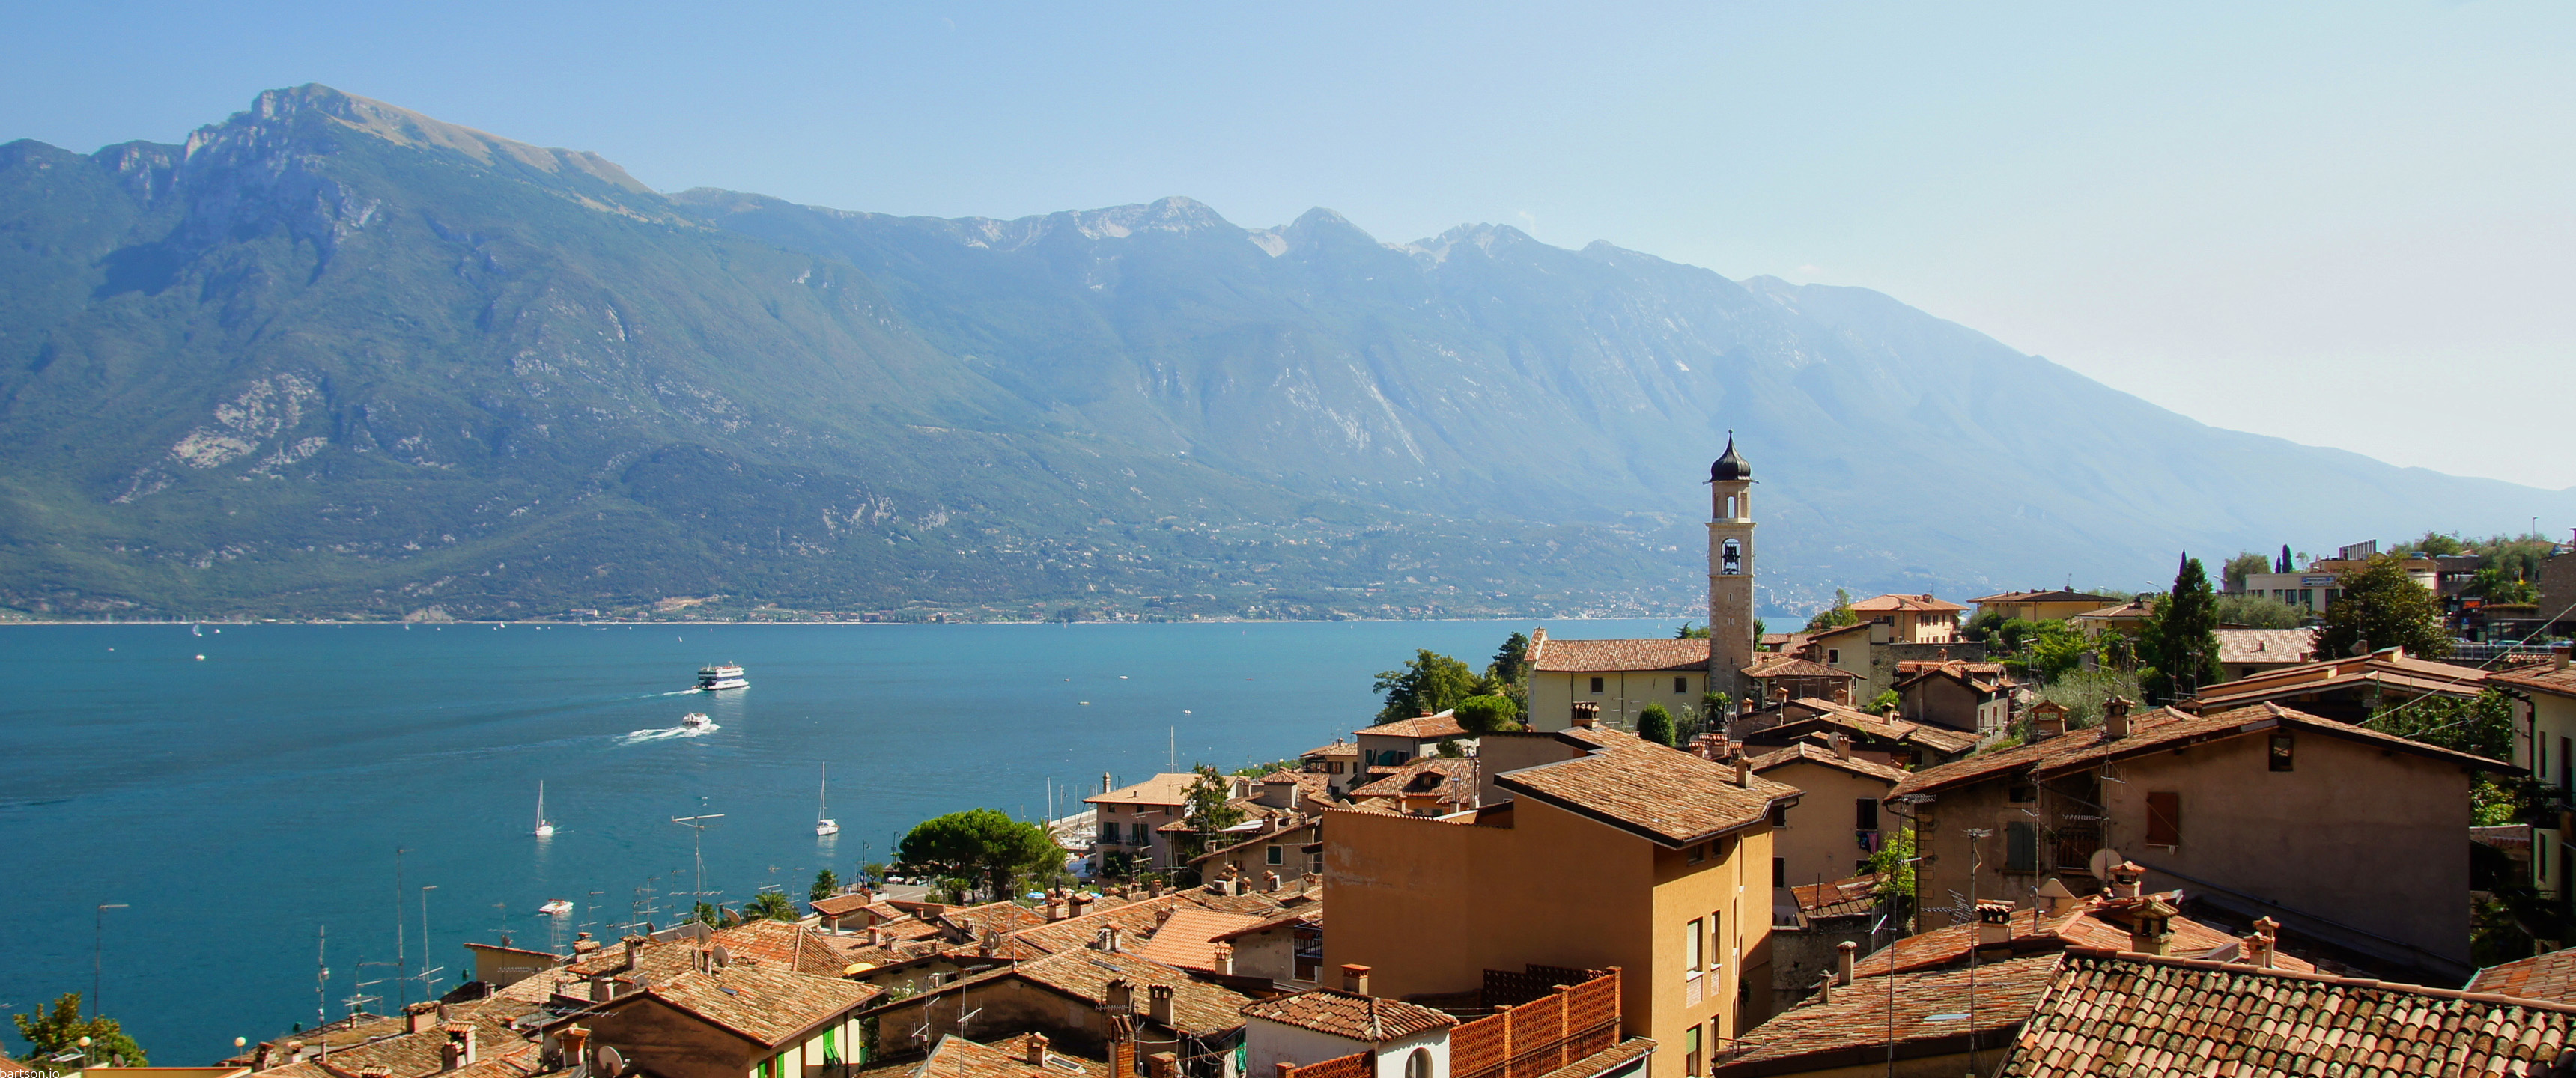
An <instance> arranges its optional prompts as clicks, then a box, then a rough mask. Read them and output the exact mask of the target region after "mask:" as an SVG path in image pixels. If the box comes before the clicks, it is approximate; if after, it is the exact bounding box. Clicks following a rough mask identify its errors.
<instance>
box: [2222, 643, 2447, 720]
mask: <svg viewBox="0 0 2576 1078" xmlns="http://www.w3.org/2000/svg"><path fill="white" fill-rule="evenodd" d="M2489 676H2490V675H2489V674H2488V673H2487V672H2486V671H2484V670H2480V669H2477V668H2475V667H2469V666H2453V665H2451V664H2450V663H2442V662H2434V661H2432V660H2430V659H2418V658H2415V657H2413V656H2410V655H2408V654H2406V653H2405V651H2403V650H2402V649H2398V648H2389V649H2387V650H2385V651H2378V652H2373V653H2371V654H2369V655H2357V656H2353V657H2351V658H2348V659H2334V660H2330V661H2325V662H2313V663H2308V664H2306V665H2304V666H2286V667H2282V668H2281V669H2278V670H2266V671H2264V672H2262V673H2259V674H2255V675H2253V676H2251V677H2244V678H2238V679H2237V680H2235V681H2229V682H2224V683H2221V684H2217V685H2211V686H2209V687H2207V688H2204V689H2202V690H2200V692H2199V694H2198V696H2197V697H2196V699H2197V700H2198V701H2199V703H2200V706H2201V707H2202V709H2203V710H2208V709H2214V708H2225V707H2234V706H2238V705H2242V704H2248V703H2253V702H2255V701H2258V700H2264V699H2269V698H2272V697H2277V696H2294V695H2300V694H2305V693H2312V692H2325V691H2329V690H2333V689H2340V688H2345V687H2347V686H2355V685H2364V684H2373V685H2378V686H2381V687H2385V688H2397V689H2404V690H2407V691H2410V692H2416V693H2433V692H2438V693H2444V694H2448V695H2451V696H2461V697H2468V696H2475V695H2477V694H2478V693H2479V692H2480V691H2482V690H2484V689H2485V688H2486V683H2487V678H2488V677H2489Z"/></svg>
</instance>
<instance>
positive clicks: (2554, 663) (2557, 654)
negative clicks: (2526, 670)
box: [2549, 644, 2576, 670]
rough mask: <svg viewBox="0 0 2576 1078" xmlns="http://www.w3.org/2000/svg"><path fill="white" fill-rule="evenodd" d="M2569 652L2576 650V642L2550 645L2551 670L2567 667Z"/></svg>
mask: <svg viewBox="0 0 2576 1078" xmlns="http://www.w3.org/2000/svg"><path fill="white" fill-rule="evenodd" d="M2569 652H2576V644H2551V645H2549V668H2550V669H2551V670H2564V669H2567V659H2568V653H2569Z"/></svg>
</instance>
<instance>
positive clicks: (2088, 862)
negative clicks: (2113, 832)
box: [2051, 823, 2102, 872]
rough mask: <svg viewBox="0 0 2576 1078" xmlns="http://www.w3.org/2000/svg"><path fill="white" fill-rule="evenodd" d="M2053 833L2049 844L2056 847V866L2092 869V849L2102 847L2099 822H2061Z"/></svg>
mask: <svg viewBox="0 0 2576 1078" xmlns="http://www.w3.org/2000/svg"><path fill="white" fill-rule="evenodd" d="M2053 835H2054V841H2053V842H2052V843H2051V845H2053V846H2054V847H2056V850H2057V867H2058V868H2059V869H2060V870H2065V869H2076V870H2080V871H2086V872H2090V871H2092V869H2093V851H2095V850H2098V849H2101V848H2102V827H2101V825H2100V824H2090V823H2085V824H2061V825H2059V826H2058V828H2057V829H2056V830H2055V831H2054V832H2053Z"/></svg>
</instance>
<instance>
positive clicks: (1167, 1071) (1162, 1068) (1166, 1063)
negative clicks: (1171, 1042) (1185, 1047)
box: [1145, 1052, 1181, 1078]
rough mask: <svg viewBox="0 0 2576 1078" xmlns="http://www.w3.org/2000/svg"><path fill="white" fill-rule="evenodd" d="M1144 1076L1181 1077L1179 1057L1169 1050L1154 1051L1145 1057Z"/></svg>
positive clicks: (1150, 1077)
mask: <svg viewBox="0 0 2576 1078" xmlns="http://www.w3.org/2000/svg"><path fill="white" fill-rule="evenodd" d="M1145 1075H1146V1078H1181V1057H1180V1056H1179V1055H1177V1054H1174V1053H1171V1052H1156V1053H1154V1054H1153V1055H1150V1056H1146V1057H1145Z"/></svg>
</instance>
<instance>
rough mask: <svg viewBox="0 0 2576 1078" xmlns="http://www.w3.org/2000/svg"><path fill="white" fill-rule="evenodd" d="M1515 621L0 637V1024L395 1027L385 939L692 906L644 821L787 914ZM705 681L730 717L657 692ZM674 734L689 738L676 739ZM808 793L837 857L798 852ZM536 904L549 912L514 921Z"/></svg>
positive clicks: (21, 632)
mask: <svg viewBox="0 0 2576 1078" xmlns="http://www.w3.org/2000/svg"><path fill="white" fill-rule="evenodd" d="M1530 624H1531V623H1529V622H1525V621H1514V622H1499V621H1497V622H1476V621H1432V622H1320V623H1319V622H1292V623H1193V624H1166V625H1132V624H1075V625H900V626H898V625H722V626H719V625H652V626H646V625H634V626H628V625H616V626H576V625H544V626H538V625H510V626H507V627H500V628H496V627H494V626H491V625H447V626H438V627H433V626H428V625H420V626H413V627H410V628H404V627H402V626H392V625H346V626H339V625H226V626H221V627H220V628H218V627H216V626H206V627H205V628H204V629H203V634H204V635H202V636H198V635H192V634H191V632H190V629H189V627H188V626H184V625H181V626H5V627H0V648H4V649H5V654H7V655H9V656H11V667H12V668H13V669H15V670H17V671H18V677H19V683H18V687H17V688H16V689H14V690H12V691H11V692H10V693H9V694H7V696H6V697H5V698H0V699H4V700H5V702H0V737H5V739H6V740H5V741H4V742H0V744H5V746H6V750H7V751H6V752H5V753H0V866H5V871H0V910H5V912H6V919H5V922H0V923H5V924H6V925H7V926H8V927H7V929H6V931H5V932H0V1009H6V1010H8V1011H11V1012H18V1013H23V1012H26V1011H30V1010H34V1009H37V1008H39V1007H42V1006H44V1005H45V1004H47V1003H48V1002H49V1001H51V1000H52V999H53V997H54V996H55V995H57V994H59V993H61V992H65V991H79V992H82V993H84V994H86V993H88V992H89V991H90V986H91V977H92V970H93V965H92V963H93V954H94V950H93V949H94V948H95V955H96V960H97V970H98V977H99V981H100V987H101V994H102V996H103V1000H104V1010H105V1013H107V1014H109V1015H111V1016H113V1017H116V1018H118V1019H119V1020H121V1021H122V1022H123V1023H124V1025H125V1028H126V1030H127V1031H128V1032H130V1033H132V1034H133V1035H134V1036H135V1038H136V1039H137V1041H139V1042H140V1043H141V1044H142V1045H143V1047H144V1049H145V1051H147V1052H149V1053H150V1054H151V1056H152V1061H153V1062H154V1063H156V1064H161V1065H189V1064H199V1063H207V1062H212V1061H213V1060H215V1059H218V1058H221V1057H222V1056H225V1055H228V1054H230V1052H231V1045H232V1039H233V1038H234V1037H236V1036H240V1037H247V1038H249V1039H251V1040H252V1041H258V1040H261V1039H264V1038H267V1037H271V1036H274V1035H277V1034H280V1033H284V1032H286V1031H287V1030H288V1028H289V1027H290V1026H291V1025H292V1024H294V1023H298V1022H301V1023H303V1024H305V1025H307V1026H309V1025H311V1024H313V1023H314V1021H315V1019H316V1013H317V1010H319V1011H323V1012H327V1013H328V1014H331V1015H335V1016H336V1015H339V1014H343V1013H345V1012H346V1004H345V1000H346V999H347V998H348V997H350V996H352V995H353V994H359V993H364V994H365V995H369V996H378V997H382V1000H383V1001H382V1002H377V1003H372V1004H370V1005H369V1008H368V1009H370V1010H372V1011H374V1012H376V1013H379V1014H382V1013H389V1012H390V1011H391V1010H392V1008H393V1007H394V1005H395V1003H396V1001H397V999H398V998H405V997H407V998H409V999H413V1000H418V999H420V998H422V988H421V985H420V983H419V982H418V981H416V980H415V981H412V982H410V983H398V982H397V980H396V978H395V976H394V970H395V967H394V966H393V965H392V963H393V962H394V961H395V959H396V953H395V924H396V918H397V912H399V916H400V919H401V924H402V925H403V928H402V935H403V939H402V947H403V958H404V959H405V961H406V963H407V966H406V968H407V969H408V970H409V971H410V972H411V973H413V974H417V973H419V971H420V968H421V967H420V960H421V957H422V956H423V955H426V956H427V959H428V962H429V964H430V965H431V966H433V967H439V968H443V969H444V970H445V973H444V974H443V975H441V976H439V977H438V979H437V980H436V981H435V982H434V986H435V990H437V991H444V990H445V989H447V988H452V987H454V986H455V985H456V983H457V980H458V978H457V971H458V970H459V968H460V967H461V966H462V967H469V968H470V964H469V963H468V961H467V956H466V953H465V952H464V950H463V949H462V948H461V947H459V946H458V945H459V944H460V943H462V942H464V941H466V940H477V941H486V942H492V941H497V940H498V939H499V937H500V936H501V935H503V934H509V935H511V936H513V937H514V939H515V942H517V943H518V944H520V945H522V946H527V945H536V946H539V947H543V946H546V945H547V944H549V943H554V942H558V941H560V940H564V939H568V937H569V933H570V932H572V931H576V930H579V929H581V928H588V929H589V930H591V931H594V932H598V933H600V934H601V935H603V936H608V935H613V930H611V929H609V928H607V927H606V926H609V925H615V924H622V923H625V922H628V921H630V920H632V919H633V918H634V917H635V915H636V912H637V910H638V909H639V908H650V907H658V908H659V910H660V912H659V913H658V915H656V914H652V913H649V912H648V913H647V914H646V916H648V917H651V918H652V919H654V920H656V921H658V922H660V923H663V924H668V923H671V922H672V921H674V920H676V919H677V918H676V914H675V911H676V910H678V909H684V908H685V904H686V899H685V897H684V896H683V895H682V894H681V892H687V891H691V890H694V889H696V882H695V872H696V867H695V862H694V860H693V854H692V850H691V840H692V838H693V837H696V836H695V835H694V833H693V832H692V831H691V830H690V829H688V828H686V827H682V826H678V825H675V824H673V823H672V822H671V818H672V817H676V816H693V815H699V814H706V813H721V814H722V815H723V818H722V819H720V820H715V821H710V823H711V826H710V827H709V828H708V829H707V830H706V831H705V832H704V835H703V841H704V858H705V866H706V868H705V871H706V884H705V886H706V889H707V890H709V891H714V892H718V893H719V894H720V900H721V901H726V902H739V901H741V900H742V899H743V898H745V897H748V896H749V895H751V894H754V893H756V892H757V891H758V890H759V889H760V888H761V887H764V886H769V885H776V886H778V887H780V888H782V889H784V890H786V891H787V892H788V893H789V894H790V895H791V896H794V897H797V898H799V899H802V897H803V896H804V894H805V891H806V889H807V888H808V887H809V886H810V885H811V883H812V881H813V878H814V874H815V872H816V870H817V869H820V868H824V867H830V868H832V869H834V870H835V871H837V872H838V873H840V874H841V876H842V877H843V878H845V879H846V878H848V877H849V876H850V875H851V874H852V872H853V871H854V870H855V868H856V866H857V865H859V864H860V863H862V862H866V861H877V860H883V859H885V858H886V856H887V853H888V850H889V849H890V847H891V846H892V845H893V843H894V841H895V840H896V839H897V838H898V837H900V835H901V834H902V832H903V831H904V830H905V829H907V828H909V827H910V826H911V825H912V824H913V823H915V822H917V821H919V820H921V819H924V818H926V817H929V816H935V815H938V814H940V813H943V812H951V811H955V810H958V809H963V808H972V807H977V806H989V807H993V808H998V809H1002V810H1004V811H1006V812H1010V813H1012V814H1014V815H1016V816H1021V817H1025V818H1038V817H1044V816H1047V815H1050V814H1058V815H1060V814H1064V813H1068V812H1072V811H1077V810H1079V808H1080V801H1081V798H1082V797H1083V796H1084V795H1086V794H1090V793H1095V792H1098V790H1099V789H1100V782H1101V775H1102V773H1103V772H1107V773H1109V774H1111V775H1112V776H1114V777H1115V779H1116V781H1117V782H1119V783H1121V784H1124V783H1127V782H1131V781H1135V780H1137V779H1140V778H1143V777H1145V776H1147V775H1149V774H1152V773H1154V772H1156V771H1161V770H1165V769H1166V768H1167V767H1168V766H1169V764H1170V763H1171V762H1173V761H1177V762H1178V764H1179V765H1180V766H1182V767H1187V766H1189V765H1190V764H1192V763H1194V762H1207V763H1212V764H1216V765H1219V766H1221V767H1224V768H1227V769H1229V770H1230V769H1233V768H1236V767H1240V766H1243V765H1245V764H1248V763H1252V762H1257V761H1264V760H1275V759H1281V758H1285V757H1291V756H1295V755H1296V754H1298V753H1299V752H1302V751H1304V750H1306V749H1309V748H1312V747H1314V746H1316V745H1320V744H1323V743H1325V742H1328V741H1330V740H1332V739H1333V738H1334V737H1336V736H1338V735H1342V734H1346V733H1347V732H1348V731H1350V730H1352V729H1355V728H1357V727H1359V726H1363V725H1367V723H1368V722H1369V721H1370V716H1371V715H1372V714H1373V713H1374V711H1375V710H1376V706H1377V701H1376V699H1375V698H1374V696H1373V695H1372V694H1371V693H1370V692H1369V683H1370V680H1371V676H1372V675H1373V674H1375V673H1376V672H1378V671H1380V670H1385V669H1389V668H1392V667H1395V666H1397V665H1399V664H1401V663H1402V662H1403V661H1404V660H1405V659H1407V658H1409V657H1411V655H1412V654H1413V649H1415V648H1418V647H1427V648H1431V649H1433V650H1437V651H1443V652H1447V653H1449V654H1452V655H1456V656H1458V657H1460V658H1462V659H1465V660H1466V661H1467V662H1468V664H1469V665H1470V666H1474V667H1477V668H1480V669H1481V668H1482V667H1483V666H1484V664H1485V663H1486V662H1487V661H1488V660H1489V659H1490V658H1491V657H1492V655H1493V653H1494V651H1495V649H1496V648H1497V647H1499V646H1500V645H1501V643H1502V642H1503V639H1504V638H1505V637H1506V636H1508V635H1510V634H1511V633H1512V632H1514V631H1527V630H1528V629H1529V627H1530ZM1678 624H1679V622H1678V620H1654V621H1591V622H1574V621H1561V622H1554V623H1551V625H1552V626H1554V627H1553V628H1552V630H1551V631H1553V632H1556V633H1558V634H1560V635H1566V636H1579V637H1619V636H1666V635H1670V634H1671V633H1672V631H1673V628H1674V627H1675V626H1676V625H1678ZM200 655H202V656H203V658H202V659H200V658H198V656H200ZM716 661H732V662H739V663H741V664H743V665H744V666H745V667H746V668H747V676H748V677H749V679H750V681H751V686H750V687H749V688H747V689H743V690H739V691H733V692H726V693H720V694H713V695H709V694H701V693H694V692H688V691H686V690H687V687H688V686H689V685H691V684H692V683H693V682H694V680H695V675H696V671H697V668H698V667H699V666H700V665H703V664H706V663H710V662H716ZM691 711H703V712H705V713H707V714H708V715H709V716H710V717H712V718H713V719H714V721H715V724H716V728H715V729H713V730H709V731H705V732H703V733H692V732H688V731H683V730H680V729H678V725H679V721H680V717H681V715H682V714H684V713H686V712H691ZM827 762H828V763H829V764H830V766H831V776H832V784H831V808H832V814H833V815H834V816H835V817H836V818H838V819H839V820H840V822H841V826H842V828H843V831H842V833H841V834H839V835H836V836H832V837H829V838H817V837H816V836H815V835H814V833H813V827H814V817H815V811H816V795H817V792H818V790H817V782H818V778H819V771H820V769H821V766H822V765H823V764H824V763H827ZM540 781H543V782H544V783H545V796H546V814H547V816H548V817H550V818H551V819H553V821H554V822H555V824H556V827H557V832H556V834H555V835H554V837H553V838H551V839H547V840H542V841H541V840H538V839H536V838H533V837H531V835H530V833H529V832H530V830H531V828H532V826H533V823H534V817H535V813H536V799H537V786H538V783H539V782H540ZM397 850H400V851H402V852H401V853H400V855H399V862H398V860H397V853H396V851H397ZM397 871H399V877H400V882H399V884H397ZM424 888H427V890H424ZM424 898H425V899H426V901H427V910H426V914H424V912H423V905H422V903H423V900H424ZM557 898H561V899H568V900H570V901H572V902H574V903H576V904H577V906H578V907H579V908H578V910H577V912H576V913H575V914H574V915H572V916H570V917H565V918H554V917H547V916H544V915H541V914H538V913H537V912H536V909H537V907H538V906H539V905H540V904H542V903H544V902H546V901H548V900H550V899H557ZM102 903H123V904H124V905H125V907H126V908H123V909H110V910H107V911H105V912H104V914H103V915H102V914H101V913H100V911H99V910H98V906H99V905H100V904H102ZM424 916H425V917H426V923H427V932H426V947H424V938H423V929H422V925H423V921H424ZM102 923H103V924H104V929H103V931H102V930H101V929H100V927H99V926H100V925H101V924H102ZM326 928H327V932H328V948H329V949H328V954H327V964H328V968H329V971H330V976H329V978H328V980H327V981H321V982H320V983H319V984H318V987H319V988H320V992H319V993H318V994H317V991H316V989H317V976H316V972H317V967H318V966H319V964H320V963H317V955H316V944H317V932H318V931H320V930H323V929H326ZM362 982H375V983H362ZM6 1043H7V1044H8V1045H9V1047H10V1050H11V1051H12V1052H14V1051H16V1050H19V1049H22V1048H23V1047H24V1046H23V1044H22V1043H21V1042H18V1041H17V1040H16V1039H15V1030H14V1028H10V1037H9V1038H8V1039H7V1041H6Z"/></svg>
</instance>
